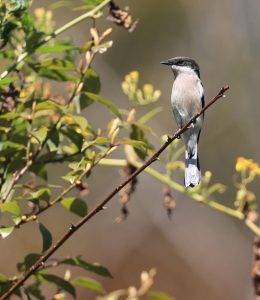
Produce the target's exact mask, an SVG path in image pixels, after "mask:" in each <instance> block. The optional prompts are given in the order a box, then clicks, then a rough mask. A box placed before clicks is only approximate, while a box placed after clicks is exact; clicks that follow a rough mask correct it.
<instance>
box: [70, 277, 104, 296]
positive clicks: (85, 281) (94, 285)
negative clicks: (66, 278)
mask: <svg viewBox="0 0 260 300" xmlns="http://www.w3.org/2000/svg"><path fill="white" fill-rule="evenodd" d="M71 283H72V284H73V285H74V286H80V287H84V288H86V289H88V290H92V291H95V292H100V293H104V292H105V290H104V288H103V286H102V285H101V284H100V283H99V282H98V281H96V280H94V279H92V278H88V277H83V276H79V277H76V278H74V279H73V280H72V281H71Z"/></svg>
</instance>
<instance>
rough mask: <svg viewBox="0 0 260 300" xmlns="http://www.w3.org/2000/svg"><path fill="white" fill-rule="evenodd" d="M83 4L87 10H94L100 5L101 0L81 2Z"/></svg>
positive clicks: (84, 0)
mask: <svg viewBox="0 0 260 300" xmlns="http://www.w3.org/2000/svg"><path fill="white" fill-rule="evenodd" d="M82 1H83V2H84V3H86V4H87V6H86V7H87V8H94V7H96V6H98V5H99V4H100V3H102V1H103V0H82Z"/></svg>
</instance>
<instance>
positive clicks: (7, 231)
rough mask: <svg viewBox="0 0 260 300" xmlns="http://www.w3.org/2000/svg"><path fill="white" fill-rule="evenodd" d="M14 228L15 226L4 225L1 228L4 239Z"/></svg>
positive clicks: (0, 233)
mask: <svg viewBox="0 0 260 300" xmlns="http://www.w3.org/2000/svg"><path fill="white" fill-rule="evenodd" d="M13 230H14V227H13V226H12V227H2V228H0V236H1V238H2V239H5V238H6V237H8V236H9V235H10V234H11V233H12V232H13Z"/></svg>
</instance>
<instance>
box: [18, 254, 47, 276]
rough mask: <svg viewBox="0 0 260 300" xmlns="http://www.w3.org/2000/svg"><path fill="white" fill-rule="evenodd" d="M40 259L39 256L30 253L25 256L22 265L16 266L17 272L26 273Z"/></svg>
mask: <svg viewBox="0 0 260 300" xmlns="http://www.w3.org/2000/svg"><path fill="white" fill-rule="evenodd" d="M40 258H41V254H37V253H30V254H28V255H26V256H25V258H24V261H23V262H22V263H18V264H17V269H18V271H19V272H25V271H27V270H28V269H29V268H30V267H31V266H32V265H34V264H35V263H36V262H37V261H38V260H39V259H40Z"/></svg>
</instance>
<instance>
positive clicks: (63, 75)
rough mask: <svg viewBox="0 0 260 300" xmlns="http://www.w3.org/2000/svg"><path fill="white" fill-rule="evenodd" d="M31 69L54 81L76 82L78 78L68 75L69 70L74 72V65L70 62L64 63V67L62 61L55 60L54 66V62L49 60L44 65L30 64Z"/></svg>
mask: <svg viewBox="0 0 260 300" xmlns="http://www.w3.org/2000/svg"><path fill="white" fill-rule="evenodd" d="M30 67H31V68H32V69H33V70H34V71H35V72H36V73H37V74H38V75H39V76H42V77H46V78H49V79H53V80H56V81H76V78H75V77H74V76H72V75H70V74H68V73H67V72H66V71H67V70H72V67H73V68H74V65H72V63H71V62H70V61H68V60H67V61H64V64H63V65H62V60H58V59H55V60H54V62H53V65H52V61H51V60H48V61H47V62H44V63H43V64H30Z"/></svg>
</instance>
